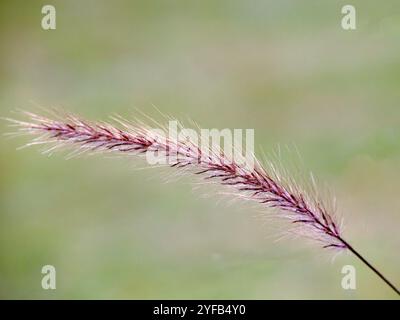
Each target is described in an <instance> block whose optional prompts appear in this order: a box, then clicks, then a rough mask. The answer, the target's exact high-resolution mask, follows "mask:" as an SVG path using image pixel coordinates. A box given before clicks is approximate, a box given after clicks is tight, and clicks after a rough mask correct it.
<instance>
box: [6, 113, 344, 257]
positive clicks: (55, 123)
mask: <svg viewBox="0 0 400 320" xmlns="http://www.w3.org/2000/svg"><path fill="white" fill-rule="evenodd" d="M26 114H27V115H28V116H29V117H30V121H29V122H24V121H18V120H11V121H12V122H13V123H14V124H16V125H17V126H18V127H19V130H20V131H23V132H27V133H29V134H34V135H38V137H37V138H36V139H34V141H33V142H31V143H30V144H29V145H32V144H42V143H54V145H53V146H52V147H51V148H50V150H54V149H57V148H59V147H62V146H65V145H67V146H76V147H77V148H76V149H75V151H74V153H75V154H80V153H83V152H85V151H89V152H100V151H102V152H104V151H110V152H117V153H124V154H144V153H146V152H153V153H155V152H164V153H165V154H166V155H170V154H172V153H173V154H175V155H177V156H176V158H175V161H173V162H172V163H171V162H169V163H168V165H169V166H171V167H175V168H180V169H183V168H185V170H186V169H188V168H189V169H192V173H194V174H197V175H199V176H204V177H205V178H206V179H209V180H214V181H218V182H219V184H221V185H224V186H229V187H231V189H233V191H234V192H235V194H237V195H238V196H240V197H242V198H245V199H246V200H253V201H255V202H258V203H261V204H263V205H265V206H267V207H269V208H276V209H280V210H279V212H277V214H276V216H277V217H281V218H285V219H288V220H289V221H290V222H291V223H292V224H291V225H292V226H293V227H292V228H290V231H291V232H293V234H295V235H301V236H305V237H307V238H310V239H313V240H316V241H318V242H320V243H321V244H322V246H323V247H324V248H337V249H342V248H347V243H346V242H345V241H343V240H342V238H341V236H340V231H339V226H338V224H337V223H336V222H334V216H333V212H329V211H328V210H327V209H326V208H325V207H324V205H323V204H322V202H321V201H320V200H319V197H317V196H310V195H309V194H306V193H305V192H304V191H300V190H299V188H298V187H297V186H295V185H293V184H290V183H285V182H283V179H282V178H281V177H278V176H277V175H276V173H275V172H272V173H268V172H267V170H266V169H265V168H264V167H263V166H262V165H261V164H260V163H259V162H257V161H255V162H256V165H255V166H254V167H253V168H252V169H248V168H245V167H244V166H243V165H239V164H237V163H236V162H235V161H233V162H229V161H226V158H225V156H224V154H223V153H215V152H214V153H213V152H207V156H204V153H205V150H204V149H202V148H201V147H200V146H198V145H195V144H193V143H192V142H190V141H187V140H177V141H173V140H169V139H160V136H159V135H157V134H154V132H152V131H151V130H150V129H149V128H148V127H147V126H145V125H143V124H131V123H128V122H126V121H125V120H122V119H120V118H114V120H115V121H116V122H118V123H119V124H120V126H122V127H123V129H121V128H118V127H116V126H114V125H111V124H108V123H92V122H87V121H84V120H81V119H80V118H78V117H76V116H71V115H66V116H65V117H64V118H63V119H62V120H53V119H49V118H46V117H42V116H38V115H36V114H32V113H26ZM207 151H209V150H207Z"/></svg>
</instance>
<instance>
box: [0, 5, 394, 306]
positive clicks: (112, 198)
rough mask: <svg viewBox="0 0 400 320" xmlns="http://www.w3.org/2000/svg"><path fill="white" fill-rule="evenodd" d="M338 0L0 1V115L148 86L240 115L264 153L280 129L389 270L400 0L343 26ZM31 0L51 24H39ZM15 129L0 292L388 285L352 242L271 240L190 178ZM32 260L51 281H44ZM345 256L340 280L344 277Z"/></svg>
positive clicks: (93, 294) (217, 123) (82, 102)
mask: <svg viewBox="0 0 400 320" xmlns="http://www.w3.org/2000/svg"><path fill="white" fill-rule="evenodd" d="M348 3H349V2H348V1H329V2H328V1H316V0H315V1H286V0H284V1H265V0H263V1H261V0H259V1H236V0H225V1H211V0H205V1H204V0H203V1H76V0H75V1H53V0H52V1H1V4H0V35H1V42H0V44H1V50H0V61H1V62H0V92H1V94H0V115H1V116H3V117H10V116H11V117H12V116H14V117H15V116H16V115H14V114H13V113H12V112H11V111H12V110H14V109H16V108H23V109H27V110H35V106H36V105H42V106H45V107H50V106H58V107H63V108H65V109H67V110H71V111H73V112H77V113H79V114H81V115H83V116H85V117H87V118H90V119H99V120H107V117H108V115H110V114H113V113H119V114H122V115H125V116H127V117H128V118H129V117H130V116H134V115H135V108H138V109H140V110H142V111H144V112H145V113H147V114H149V115H150V116H153V117H155V118H156V119H157V120H162V118H161V117H160V115H159V114H158V113H157V111H156V110H155V109H154V108H153V107H152V104H154V105H156V106H157V108H158V109H160V110H161V111H162V112H164V113H167V114H169V115H172V116H175V117H177V118H179V119H185V118H186V117H188V118H191V119H193V120H195V121H196V122H198V123H199V124H200V125H201V126H202V127H205V128H219V129H222V128H254V129H255V140H256V147H257V150H258V151H261V150H264V151H265V152H266V153H267V154H268V153H270V151H271V150H273V149H275V148H276V146H277V145H278V144H281V145H286V144H289V145H290V144H295V145H296V146H297V148H298V149H299V151H300V153H301V154H302V157H303V159H304V164H305V170H312V171H313V172H314V173H315V174H316V176H318V177H319V178H320V180H322V181H324V182H326V184H328V185H329V186H330V188H331V189H332V190H333V191H334V192H335V194H336V196H337V199H338V207H339V212H340V214H342V215H343V217H344V218H345V223H346V228H345V230H344V235H345V236H346V238H347V239H348V241H350V242H352V243H353V244H354V246H355V247H357V248H358V249H359V250H360V251H361V252H362V253H363V254H365V256H367V257H368V258H369V259H370V260H371V261H372V262H373V263H374V264H375V265H376V266H378V267H379V268H380V269H381V271H383V273H385V274H386V275H387V276H388V278H390V279H391V280H392V281H393V282H394V283H396V284H397V285H400V272H399V270H400V268H399V267H400V256H399V249H400V236H399V225H400V214H399V212H400V197H399V191H400V170H399V169H400V126H399V124H400V108H399V101H400V90H399V84H400V59H399V57H400V41H399V35H400V3H399V2H398V1H397V0H393V1H382V2H378V1H366V0H363V1H351V4H352V5H354V6H355V7H356V10H357V30H354V31H344V30H343V29H342V28H341V26H340V21H341V18H342V14H341V7H342V6H343V5H345V4H348ZM45 4H52V5H54V6H55V8H56V10H57V16H56V17H57V29H56V30H50V31H44V30H42V28H41V19H42V17H43V15H42V14H41V8H42V6H43V5H45ZM0 130H1V132H2V133H3V132H8V131H10V130H11V129H10V128H8V127H7V124H6V123H5V122H4V121H2V122H1V123H0ZM26 142H27V138H26V137H22V138H17V139H6V138H5V137H1V139H0V297H1V298H8V299H14V298H26V299H36V298H48V299H53V298H83V299H86V298H111V299H114V298H122V299H127V298H134V299H137V298H141V299H151V298H172V299H173V298H188V299H190V298H211V299H214V298H215V299H218V298H227V299H231V298H241V299H269V298H289V299H294V298H300V299H305V298H311V299H316V298H324V299H325V298H326V299H331V298H338V299H357V298H378V299H380V298H389V299H390V298H396V296H395V295H394V294H393V292H391V290H390V289H389V288H388V287H386V286H385V285H384V284H383V283H382V282H381V281H380V280H379V279H378V278H377V277H376V276H375V275H374V274H373V273H371V272H370V271H369V270H368V269H366V267H364V266H363V265H361V264H360V263H359V262H358V261H357V260H356V259H355V258H354V257H353V256H351V255H349V254H342V255H340V256H338V257H337V258H336V259H335V260H334V261H331V258H332V255H331V254H330V253H329V252H325V251H323V250H320V249H319V248H316V247H313V246H308V245H306V244H303V243H302V241H300V240H299V241H291V240H287V241H281V242H278V243H276V242H275V241H274V240H275V235H276V233H277V231H276V229H277V228H278V227H280V225H278V224H277V223H275V222H274V221H271V222H268V223H267V224H264V223H261V222H260V220H259V219H258V218H255V217H254V216H255V215H256V214H257V212H255V211H253V210H252V208H251V207H248V206H246V205H243V206H236V205H234V206H229V205H225V204H224V201H218V199H215V198H213V197H211V198H204V197H201V196H199V195H202V194H203V191H202V190H201V189H200V190H196V191H192V190H191V186H190V179H184V180H183V181H178V182H171V183H169V184H166V183H164V180H165V179H164V178H163V176H164V174H165V171H164V170H158V169H151V170H134V169H132V165H131V164H130V160H127V159H108V158H102V157H101V156H95V157H82V158H77V159H73V160H68V161H67V160H65V159H64V158H65V157H64V155H60V154H59V155H55V156H53V157H51V158H48V157H44V156H42V155H41V154H40V152H39V150H38V148H30V149H29V148H28V149H24V150H21V151H16V148H17V147H18V146H21V145H23V144H24V143H26ZM288 160H291V159H290V156H289V157H288ZM205 191H207V190H205ZM46 264H51V265H54V266H55V267H56V270H57V289H56V290H47V291H46V290H43V289H42V288H41V279H42V274H41V268H42V266H43V265H46ZM346 264H351V265H354V266H355V267H356V268H357V290H355V291H351V290H349V291H346V290H343V289H342V288H341V284H340V283H341V279H342V276H343V275H342V274H341V268H342V266H343V265H346Z"/></svg>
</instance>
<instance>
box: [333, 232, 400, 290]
mask: <svg viewBox="0 0 400 320" xmlns="http://www.w3.org/2000/svg"><path fill="white" fill-rule="evenodd" d="M340 240H341V241H342V242H343V244H344V245H345V246H346V247H347V249H349V250H350V251H351V252H352V253H353V254H354V255H355V256H356V257H357V258H359V259H360V260H361V261H362V262H364V263H365V265H367V266H368V267H369V268H370V269H371V270H372V271H373V272H375V273H376V274H377V275H378V276H379V278H381V279H382V280H383V281H385V283H386V284H387V285H388V286H389V287H391V288H392V289H393V290H394V291H395V292H396V293H397V294H398V295H400V291H399V289H397V288H396V287H395V286H394V284H393V283H391V282H390V281H389V280H388V279H387V278H386V277H385V276H384V275H383V274H382V273H381V272H380V271H379V270H378V269H376V268H375V267H374V266H373V265H372V264H370V263H369V262H368V261H367V260H366V259H365V258H364V257H363V256H362V255H361V254H359V253H358V252H357V251H356V250H355V249H354V248H353V247H352V246H351V245H350V244H349V243H347V242H346V241H345V240H343V239H342V238H340Z"/></svg>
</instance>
